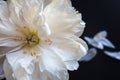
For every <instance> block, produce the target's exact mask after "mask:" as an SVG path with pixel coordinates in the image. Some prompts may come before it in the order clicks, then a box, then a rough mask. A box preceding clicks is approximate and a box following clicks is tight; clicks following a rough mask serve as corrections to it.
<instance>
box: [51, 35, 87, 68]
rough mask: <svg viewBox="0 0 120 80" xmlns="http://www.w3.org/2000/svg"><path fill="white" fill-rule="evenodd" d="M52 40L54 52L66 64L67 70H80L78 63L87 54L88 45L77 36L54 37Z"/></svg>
mask: <svg viewBox="0 0 120 80" xmlns="http://www.w3.org/2000/svg"><path fill="white" fill-rule="evenodd" d="M51 40H52V41H53V43H52V44H51V48H52V50H53V51H55V53H56V54H57V55H59V57H60V58H61V59H62V60H63V61H64V62H65V64H66V66H67V69H69V70H76V69H77V68H78V63H77V61H78V60H80V59H81V58H82V57H83V56H85V55H86V53H87V49H88V47H87V44H86V43H85V42H84V41H83V40H81V39H80V38H77V37H76V36H71V37H63V36H61V37H60V36H59V37H58V36H57V37H55V36H54V37H52V38H51ZM73 62H74V63H73Z"/></svg>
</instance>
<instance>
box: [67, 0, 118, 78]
mask: <svg viewBox="0 0 120 80" xmlns="http://www.w3.org/2000/svg"><path fill="white" fill-rule="evenodd" d="M72 3H73V6H74V7H75V8H76V9H77V10H78V11H79V12H80V13H82V16H83V20H84V21H85V22H86V29H85V32H84V34H83V36H93V35H95V34H96V33H97V32H99V31H101V30H107V32H108V39H110V40H111V41H112V42H113V43H114V44H115V45H116V49H112V50H111V49H109V48H105V49H107V50H111V51H119V50H120V44H119V41H120V29H119V27H120V0H72ZM69 73H70V80H88V79H89V80H120V61H118V60H115V59H113V58H110V57H108V56H106V55H105V54H104V53H103V51H101V50H98V55H97V56H96V57H95V58H94V59H93V60H91V61H90V62H80V67H79V69H78V70H77V71H73V72H69Z"/></svg>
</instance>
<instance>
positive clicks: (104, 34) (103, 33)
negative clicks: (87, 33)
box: [93, 31, 107, 41]
mask: <svg viewBox="0 0 120 80" xmlns="http://www.w3.org/2000/svg"><path fill="white" fill-rule="evenodd" d="M105 37H107V31H100V32H98V33H97V34H96V35H95V36H94V38H93V39H94V40H96V41H99V40H101V39H102V38H105Z"/></svg>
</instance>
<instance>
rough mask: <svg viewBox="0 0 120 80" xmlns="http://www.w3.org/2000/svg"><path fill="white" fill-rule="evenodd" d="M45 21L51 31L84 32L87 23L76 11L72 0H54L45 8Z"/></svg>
mask: <svg viewBox="0 0 120 80" xmlns="http://www.w3.org/2000/svg"><path fill="white" fill-rule="evenodd" d="M44 15H45V21H46V22H47V24H48V25H49V27H50V29H51V32H52V33H53V34H55V33H67V34H77V33H78V34H79V36H80V35H81V34H82V32H83V30H84V27H85V23H84V22H83V21H82V20H81V14H80V13H78V12H77V11H75V9H74V8H73V7H72V5H71V2H70V0H53V1H52V3H51V4H49V5H48V6H47V7H46V8H45V10H44Z"/></svg>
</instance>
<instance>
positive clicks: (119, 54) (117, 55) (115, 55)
mask: <svg viewBox="0 0 120 80" xmlns="http://www.w3.org/2000/svg"><path fill="white" fill-rule="evenodd" d="M104 53H105V54H106V55H108V56H110V57H112V58H115V59H118V60H120V52H110V51H104Z"/></svg>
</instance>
